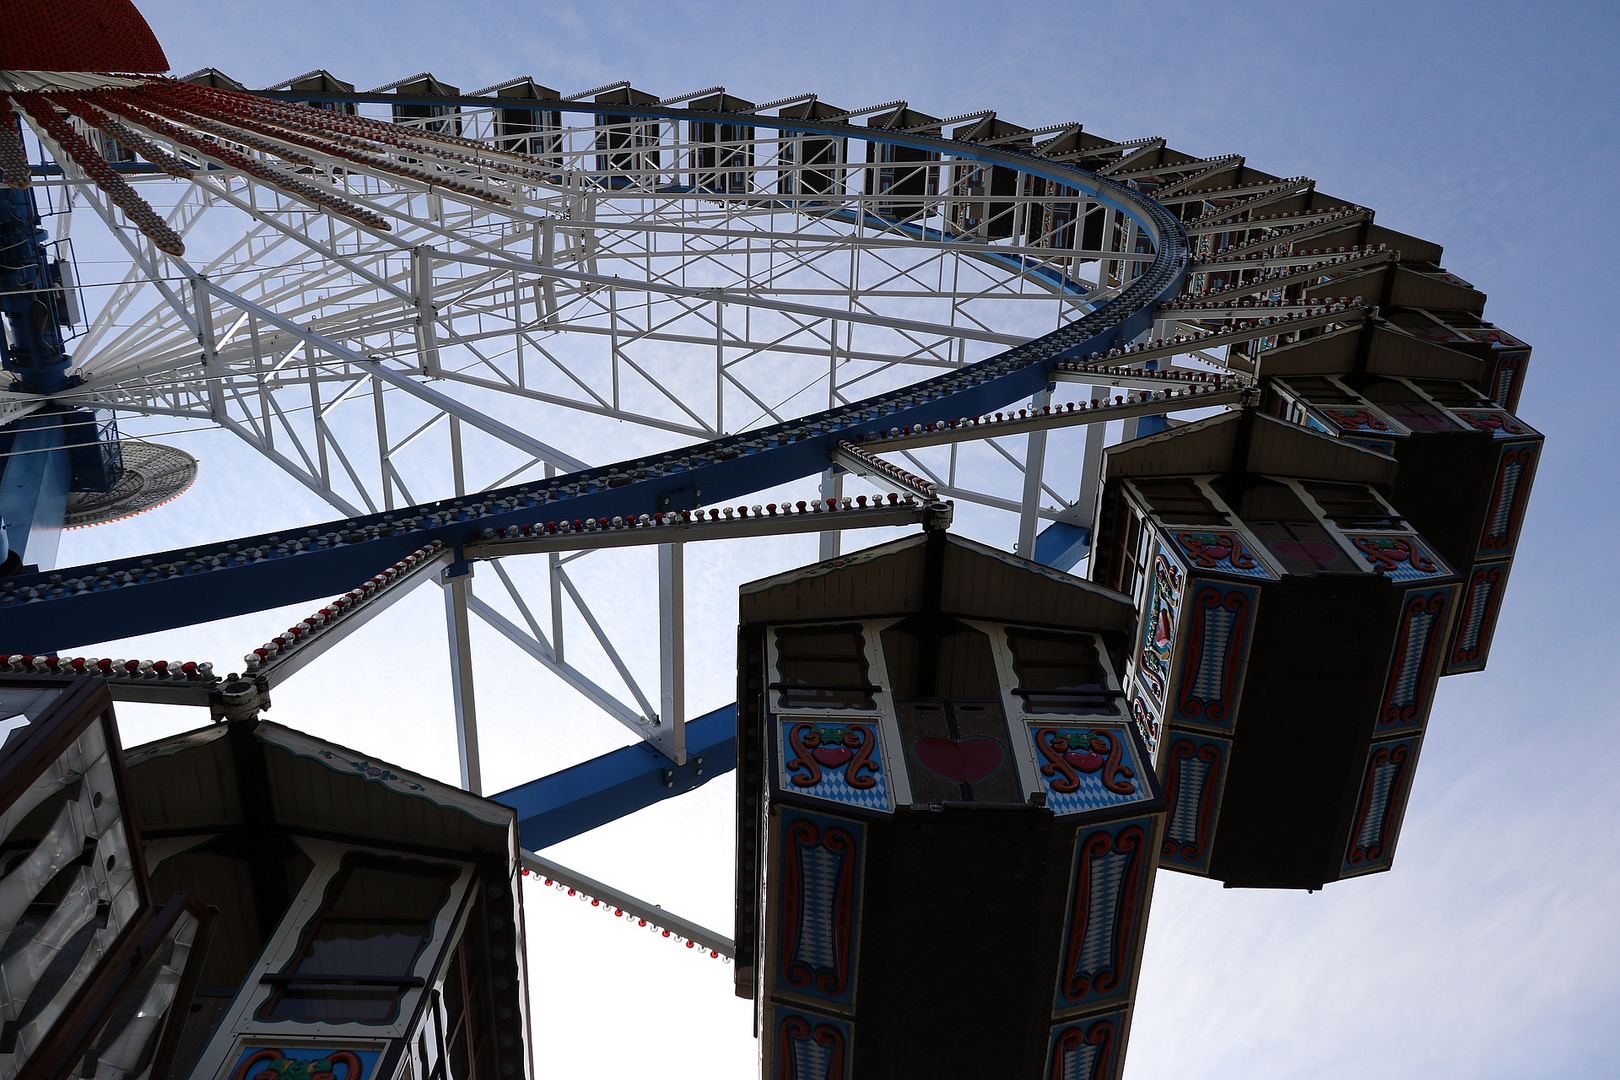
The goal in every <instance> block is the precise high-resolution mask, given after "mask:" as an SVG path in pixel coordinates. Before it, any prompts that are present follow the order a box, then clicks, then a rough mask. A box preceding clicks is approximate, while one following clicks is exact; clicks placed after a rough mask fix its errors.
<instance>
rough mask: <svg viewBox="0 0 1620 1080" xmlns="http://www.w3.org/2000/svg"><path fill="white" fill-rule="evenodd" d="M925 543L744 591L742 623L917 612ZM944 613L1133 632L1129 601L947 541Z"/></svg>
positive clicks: (874, 551) (814, 567) (855, 557)
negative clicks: (830, 613)
mask: <svg viewBox="0 0 1620 1080" xmlns="http://www.w3.org/2000/svg"><path fill="white" fill-rule="evenodd" d="M926 540H927V538H926V537H924V536H915V537H907V538H905V539H902V540H895V541H892V542H890V543H888V544H882V545H879V546H877V547H872V548H868V549H866V550H865V551H859V552H853V553H851V554H849V555H841V556H839V557H837V558H834V559H828V560H825V561H823V562H819V563H814V564H811V565H810V566H806V567H801V568H799V569H797V570H791V571H788V572H787V573H784V574H777V575H775V576H772V577H768V578H763V579H761V580H759V581H755V582H751V583H749V584H747V585H744V586H743V587H742V621H743V622H744V623H757V622H770V621H782V620H787V619H798V618H815V617H819V616H820V615H822V614H825V613H827V612H829V611H837V612H838V613H839V617H851V618H853V617H857V616H859V617H866V616H869V615H875V614H884V613H889V612H895V611H914V610H918V609H919V608H920V607H921V605H922V603H923V580H924V576H925V574H926V558H927V556H926ZM940 607H941V610H943V611H946V612H949V613H950V614H952V615H955V616H958V617H960V618H964V619H994V620H1001V621H1020V620H1022V621H1031V622H1038V623H1046V624H1051V625H1055V626H1087V627H1096V628H1100V629H1106V630H1109V631H1113V632H1120V633H1124V632H1128V631H1129V629H1130V627H1131V625H1132V622H1131V620H1132V619H1133V617H1134V613H1133V610H1132V608H1131V606H1130V604H1129V603H1128V602H1127V601H1126V600H1125V598H1124V597H1122V596H1120V595H1119V594H1118V593H1116V592H1113V591H1112V590H1109V589H1104V588H1102V587H1100V586H1098V585H1097V584H1095V583H1094V582H1091V581H1087V580H1086V579H1084V578H1078V577H1075V576H1073V575H1071V574H1065V573H1063V572H1062V571H1059V570H1053V569H1052V568H1050V567H1046V566H1041V565H1040V564H1038V563H1031V562H1028V561H1026V560H1023V559H1020V558H1018V557H1017V556H1015V555H1010V554H1008V553H1006V552H1003V551H998V550H996V549H995V548H992V547H988V546H986V545H984V544H980V543H978V542H977V541H974V540H969V539H967V538H965V537H961V536H956V535H947V537H946V547H945V579H944V584H943V588H942V591H941V594H940Z"/></svg>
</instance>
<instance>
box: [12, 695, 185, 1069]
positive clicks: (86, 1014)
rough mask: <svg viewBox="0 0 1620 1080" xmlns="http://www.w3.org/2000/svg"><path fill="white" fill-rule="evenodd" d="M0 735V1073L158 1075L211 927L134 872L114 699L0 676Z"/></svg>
mask: <svg viewBox="0 0 1620 1080" xmlns="http://www.w3.org/2000/svg"><path fill="white" fill-rule="evenodd" d="M0 730H3V731H4V744H3V745H0V859H3V860H4V862H3V867H4V872H3V874H0V989H3V991H4V999H3V1002H0V1011H3V1016H4V1021H5V1023H4V1034H3V1036H0V1074H3V1075H5V1076H7V1077H14V1078H18V1080H62V1078H69V1077H71V1078H77V1077H97V1078H101V1077H111V1078H118V1077H145V1076H154V1077H162V1076H164V1075H169V1070H170V1066H171V1065H172V1064H173V1063H174V1061H175V1058H176V1054H177V1051H178V1048H179V1045H180V1044H181V1042H182V1041H183V1040H182V1030H181V1029H182V1023H183V1020H184V1018H185V1017H186V1015H187V1008H188V1005H189V1002H190V1000H191V993H192V989H193V988H194V987H195V986H196V984H197V980H198V978H199V975H200V972H201V970H202V957H203V955H204V953H205V951H206V949H207V947H208V937H209V932H210V930H211V928H212V925H213V923H214V922H215V920H214V918H213V917H212V915H211V913H210V912H209V911H208V909H207V908H205V907H204V906H203V904H202V903H200V902H199V901H198V900H197V898H196V897H194V896H189V895H187V894H186V893H185V892H184V891H174V890H172V889H170V890H164V889H161V888H159V887H156V886H154V884H153V882H152V880H151V879H150V878H149V877H148V875H147V872H146V863H145V861H144V860H143V858H142V848H143V844H142V839H143V837H142V835H141V833H140V830H139V828H138V826H137V824H136V822H135V820H134V817H133V816H132V814H131V812H130V807H131V804H132V802H133V799H134V797H133V796H132V794H131V787H130V781H129V777H128V775H127V774H126V771H125V768H124V758H123V753H122V750H121V749H120V747H119V744H118V728H117V725H116V724H115V722H114V719H113V711H112V698H111V696H110V695H109V694H108V693H107V689H106V687H105V686H104V685H102V684H101V683H100V682H99V681H98V680H95V679H72V678H67V677H65V676H26V675H23V676H6V677H4V678H0ZM173 1075H182V1074H181V1073H179V1072H178V1071H176V1072H174V1073H173Z"/></svg>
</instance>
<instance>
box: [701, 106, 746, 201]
mask: <svg viewBox="0 0 1620 1080" xmlns="http://www.w3.org/2000/svg"><path fill="white" fill-rule="evenodd" d="M687 107H688V108H690V109H692V110H693V111H694V112H709V113H745V114H746V113H752V112H753V111H754V103H753V102H752V101H744V100H743V99H742V98H739V97H732V96H731V95H730V94H724V93H721V94H710V95H709V96H708V97H703V98H698V99H697V100H696V101H693V102H691V103H690V105H688V106H687ZM687 131H688V141H689V142H690V143H691V149H690V151H689V153H690V154H691V162H692V173H691V176H690V178H689V179H688V181H687V182H688V183H690V184H691V185H692V190H694V191H708V192H719V193H724V194H728V195H746V194H747V193H748V192H750V191H752V190H753V189H754V126H753V125H752V124H743V123H730V122H727V121H724V120H691V121H688V123H687Z"/></svg>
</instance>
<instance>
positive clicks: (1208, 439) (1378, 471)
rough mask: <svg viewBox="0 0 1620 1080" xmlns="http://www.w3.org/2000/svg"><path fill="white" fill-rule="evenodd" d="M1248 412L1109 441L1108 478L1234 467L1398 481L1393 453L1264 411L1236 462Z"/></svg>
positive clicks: (1365, 480) (1277, 473)
mask: <svg viewBox="0 0 1620 1080" xmlns="http://www.w3.org/2000/svg"><path fill="white" fill-rule="evenodd" d="M1242 415H1243V414H1242V413H1240V412H1237V411H1233V412H1227V413H1222V414H1221V415H1219V416H1211V417H1207V418H1205V419H1203V420H1195V421H1193V422H1192V423H1190V424H1184V425H1181V426H1179V427H1173V428H1170V429H1168V430H1166V431H1163V432H1160V433H1158V434H1155V435H1149V436H1146V437H1144V438H1141V439H1135V440H1132V441H1131V442H1127V443H1120V444H1119V445H1117V446H1112V447H1109V448H1108V450H1107V451H1105V452H1104V454H1103V484H1104V485H1106V484H1107V483H1108V482H1109V481H1111V480H1117V479H1119V478H1121V477H1126V476H1193V475H1199V474H1205V473H1224V472H1228V471H1232V470H1234V469H1235V470H1236V471H1239V472H1257V473H1268V474H1271V475H1274V476H1308V477H1310V478H1312V479H1315V480H1331V481H1338V482H1342V483H1350V484H1385V485H1387V484H1392V483H1394V482H1395V476H1396V472H1397V469H1398V465H1397V464H1396V461H1395V459H1394V458H1392V457H1389V456H1388V455H1387V454H1380V453H1378V452H1377V451H1374V450H1369V449H1366V448H1365V447H1361V446H1356V445H1354V444H1351V443H1346V442H1344V441H1343V440H1340V439H1335V438H1333V437H1332V436H1329V435H1323V434H1321V433H1319V432H1315V431H1311V430H1308V429H1306V428H1303V427H1300V426H1298V425H1296V424H1289V423H1286V422H1284V421H1281V420H1278V419H1277V418H1275V417H1271V416H1265V415H1263V414H1259V413H1256V414H1253V416H1252V422H1253V430H1252V433H1251V434H1250V435H1249V436H1248V437H1247V439H1246V442H1247V451H1248V452H1247V455H1246V456H1245V458H1244V460H1243V461H1242V462H1235V461H1233V454H1234V453H1235V452H1236V447H1237V445H1238V443H1239V429H1240V424H1241V417H1242Z"/></svg>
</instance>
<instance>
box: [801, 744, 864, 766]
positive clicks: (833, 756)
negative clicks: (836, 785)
mask: <svg viewBox="0 0 1620 1080" xmlns="http://www.w3.org/2000/svg"><path fill="white" fill-rule="evenodd" d="M810 754H811V756H812V757H814V758H815V759H816V760H817V761H819V762H821V763H822V764H823V765H825V766H827V768H829V769H836V768H838V767H839V766H840V765H842V764H844V763H845V762H847V761H848V760H849V759H850V758H852V757H854V756H855V755H854V754H852V753H851V752H850V751H849V749H848V748H847V747H843V746H818V747H816V748H815V749H814V750H812V751H810Z"/></svg>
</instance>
